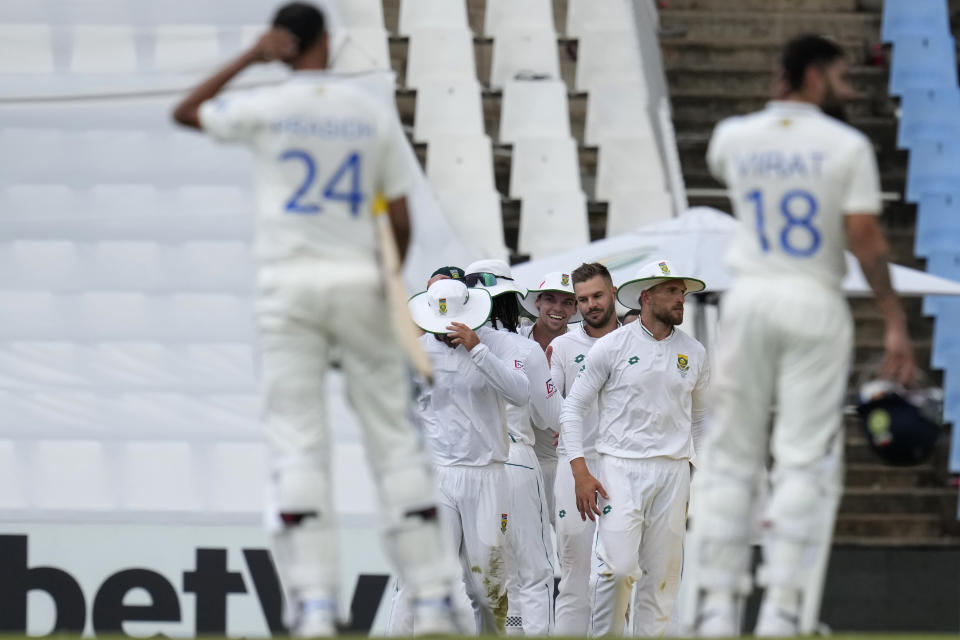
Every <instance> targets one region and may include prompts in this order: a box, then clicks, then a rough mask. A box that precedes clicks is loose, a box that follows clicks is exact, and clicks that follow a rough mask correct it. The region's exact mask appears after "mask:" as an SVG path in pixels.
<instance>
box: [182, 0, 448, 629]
mask: <svg viewBox="0 0 960 640" xmlns="http://www.w3.org/2000/svg"><path fill="white" fill-rule="evenodd" d="M327 57H328V36H327V31H326V29H325V25H324V16H323V14H322V13H321V12H320V11H319V10H317V9H316V8H315V7H313V6H312V5H309V4H304V3H299V2H296V3H291V4H287V5H284V6H283V7H281V8H280V9H279V10H278V11H277V13H276V16H275V18H274V20H273V25H272V27H271V28H269V29H268V30H267V31H266V33H264V34H263V36H262V37H261V38H260V39H259V40H258V41H257V43H256V44H255V45H254V46H253V47H252V48H251V49H249V50H248V51H246V52H244V53H242V54H241V55H240V56H239V57H237V58H236V59H235V60H234V61H232V62H231V63H229V64H228V65H227V66H226V67H225V68H224V69H222V70H221V71H219V72H217V73H216V74H214V75H213V76H211V77H210V78H208V79H207V80H206V81H204V82H203V83H202V84H200V85H199V86H198V87H196V88H195V89H194V90H193V91H192V92H191V93H190V94H189V95H188V96H187V97H186V98H185V99H184V100H183V101H182V102H180V104H179V105H178V106H177V107H176V109H175V111H174V113H173V116H174V118H175V119H176V121H177V122H179V123H180V124H183V125H185V126H188V127H192V128H195V129H201V130H202V131H203V132H205V133H207V134H209V135H210V136H211V137H213V138H214V139H216V140H218V141H221V142H232V143H238V144H244V145H246V146H248V147H249V148H250V149H251V151H252V152H253V153H254V155H255V157H256V174H255V185H256V211H257V221H256V236H255V239H254V245H255V253H256V259H257V300H256V314H257V322H258V326H259V333H260V342H261V348H262V360H261V362H262V381H263V383H262V384H263V416H264V423H265V431H266V438H267V441H268V444H269V446H270V449H271V451H272V462H273V472H272V474H271V480H272V484H273V486H272V493H273V496H272V502H273V503H274V504H275V507H276V510H275V512H274V513H272V514H271V522H272V524H273V528H274V532H273V547H274V554H275V555H274V557H275V559H276V562H277V565H278V569H279V572H280V577H281V580H282V583H283V585H284V588H285V590H286V593H287V602H288V605H290V606H289V607H288V616H287V617H288V623H289V624H290V625H291V626H292V632H293V634H294V635H296V636H311V637H314V636H329V635H333V634H334V631H335V628H334V623H335V622H336V619H337V610H338V606H337V592H338V584H337V583H338V579H337V577H338V573H339V567H338V552H337V544H336V523H335V520H334V506H333V501H332V487H331V477H330V468H331V462H330V442H329V433H328V425H326V424H325V422H324V413H325V409H326V402H325V400H324V394H325V384H324V374H325V372H326V370H327V368H328V365H329V354H330V351H331V349H332V348H337V349H338V350H339V352H340V353H341V354H342V363H343V373H344V376H345V378H346V383H347V393H348V395H349V399H350V402H351V404H352V406H353V407H354V409H355V410H356V412H357V414H358V417H359V418H360V422H361V425H362V427H363V429H364V438H363V441H364V443H365V445H366V448H367V457H368V460H369V462H370V467H371V470H372V471H373V474H374V478H375V481H376V486H377V490H378V499H379V502H380V510H381V513H382V514H383V524H384V542H385V545H386V548H387V551H388V554H389V555H390V557H391V558H392V560H393V561H394V563H395V564H396V565H397V566H398V568H399V573H400V575H401V576H402V577H403V579H404V580H405V581H406V582H407V583H408V584H409V585H410V589H411V593H412V599H413V603H414V616H415V618H416V620H417V625H418V628H419V629H420V630H421V631H422V632H437V633H449V632H453V631H454V630H455V626H454V624H453V617H452V613H451V611H450V593H451V588H452V585H453V581H454V580H455V579H456V565H455V564H453V562H454V560H453V553H452V550H449V551H448V549H449V545H448V544H447V543H446V541H445V539H444V537H443V536H442V534H441V532H440V528H439V526H438V522H437V506H436V498H435V495H436V489H435V485H434V482H433V479H432V477H431V475H430V473H429V468H428V466H427V463H426V460H425V458H424V456H423V452H422V451H421V449H420V446H419V444H418V441H417V438H416V435H415V432H414V430H413V427H412V425H411V423H410V421H409V419H408V417H407V416H408V415H409V402H408V398H409V395H410V383H409V380H408V375H407V367H406V363H405V361H404V357H403V355H402V352H401V350H400V348H399V346H398V344H397V342H396V339H395V337H394V333H393V330H392V328H391V327H390V326H389V325H388V324H387V323H385V322H384V318H386V317H388V316H389V314H388V310H387V303H386V301H385V299H384V294H383V286H382V282H381V273H380V270H379V268H378V262H377V252H378V247H377V240H376V233H375V224H374V220H373V219H372V217H371V205H372V203H373V201H374V197H375V196H377V195H378V194H380V195H382V196H383V197H384V198H385V199H386V200H387V201H388V203H389V210H388V213H387V214H386V215H389V218H390V223H391V226H392V228H393V232H394V236H395V239H396V243H397V247H398V249H399V252H400V255H401V256H403V254H404V253H405V250H406V248H407V244H408V239H409V235H410V228H409V217H408V213H407V205H406V199H405V194H406V193H407V190H408V189H409V186H410V180H411V177H410V175H409V173H408V171H407V169H406V167H405V163H404V153H403V150H404V145H405V144H407V143H406V141H405V140H404V138H403V134H402V131H401V129H400V127H399V121H398V119H397V117H396V115H395V113H392V112H391V111H390V110H389V109H388V108H387V107H385V106H383V105H381V104H379V103H378V102H377V101H376V100H375V99H373V98H370V97H368V96H367V95H366V94H364V93H362V92H361V91H358V90H355V89H353V88H351V86H349V84H348V83H346V82H344V81H333V80H331V79H330V78H329V77H328V76H326V75H325V74H323V73H322V71H323V69H324V68H325V67H326V64H327ZM274 60H279V61H282V62H284V63H285V64H287V65H288V66H289V67H290V68H291V69H293V75H292V76H291V78H290V79H289V80H288V81H286V82H284V83H283V84H281V85H279V86H274V87H268V88H263V89H260V90H256V91H249V92H238V93H230V94H228V95H222V94H221V90H222V89H223V88H224V86H225V85H226V84H227V83H228V82H229V81H230V80H231V79H232V78H233V77H234V76H236V75H237V74H238V73H240V72H241V71H243V70H244V69H246V68H247V67H249V66H251V65H253V64H256V63H260V62H270V61H274Z"/></svg>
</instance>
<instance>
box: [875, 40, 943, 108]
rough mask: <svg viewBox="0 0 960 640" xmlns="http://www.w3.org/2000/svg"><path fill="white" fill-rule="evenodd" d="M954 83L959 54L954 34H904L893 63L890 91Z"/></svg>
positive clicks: (930, 87) (899, 92)
mask: <svg viewBox="0 0 960 640" xmlns="http://www.w3.org/2000/svg"><path fill="white" fill-rule="evenodd" d="M955 86H957V54H956V49H955V45H954V41H953V38H952V37H950V36H948V35H944V36H937V37H933V36H904V37H902V38H900V39H899V40H897V46H896V47H894V49H893V60H892V62H891V63H890V95H892V96H899V95H902V94H903V92H904V91H907V90H909V89H940V88H943V87H955Z"/></svg>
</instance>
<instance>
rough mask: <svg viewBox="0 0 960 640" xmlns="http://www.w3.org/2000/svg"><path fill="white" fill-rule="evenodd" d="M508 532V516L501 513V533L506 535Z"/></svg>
mask: <svg viewBox="0 0 960 640" xmlns="http://www.w3.org/2000/svg"><path fill="white" fill-rule="evenodd" d="M506 532H507V514H505V513H501V514H500V533H506Z"/></svg>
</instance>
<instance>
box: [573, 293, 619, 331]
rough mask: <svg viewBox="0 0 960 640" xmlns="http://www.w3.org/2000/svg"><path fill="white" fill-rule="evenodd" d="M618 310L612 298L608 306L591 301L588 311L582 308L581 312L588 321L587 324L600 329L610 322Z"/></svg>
mask: <svg viewBox="0 0 960 640" xmlns="http://www.w3.org/2000/svg"><path fill="white" fill-rule="evenodd" d="M616 310H617V309H616V307H615V306H614V304H613V300H612V299H611V301H610V304H608V305H607V306H602V305H598V304H593V303H591V304H590V307H589V308H588V309H587V310H586V312H584V310H583V309H581V310H580V312H581V313H582V314H583V321H584V322H586V323H587V326H590V327H592V328H594V329H599V328H601V327H604V326H606V325H607V323H609V322H610V318H612V317H613V314H614V312H615V311H616ZM598 312H599V313H598Z"/></svg>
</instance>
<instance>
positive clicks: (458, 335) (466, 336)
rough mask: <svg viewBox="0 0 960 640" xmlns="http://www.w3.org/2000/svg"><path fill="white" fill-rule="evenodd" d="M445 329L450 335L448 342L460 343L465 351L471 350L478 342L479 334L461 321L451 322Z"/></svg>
mask: <svg viewBox="0 0 960 640" xmlns="http://www.w3.org/2000/svg"><path fill="white" fill-rule="evenodd" d="M447 331H449V333H447V335H448V336H449V337H450V343H451V344H453V345H461V344H462V345H463V346H464V347H465V348H466V350H467V351H472V350H473V348H474V347H475V346H477V345H478V344H480V336H478V335H477V333H476V332H475V331H474V330H473V329H471V328H470V327H468V326H467V325H465V324H463V323H462V322H451V323H450V325H449V326H448V327H447Z"/></svg>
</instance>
